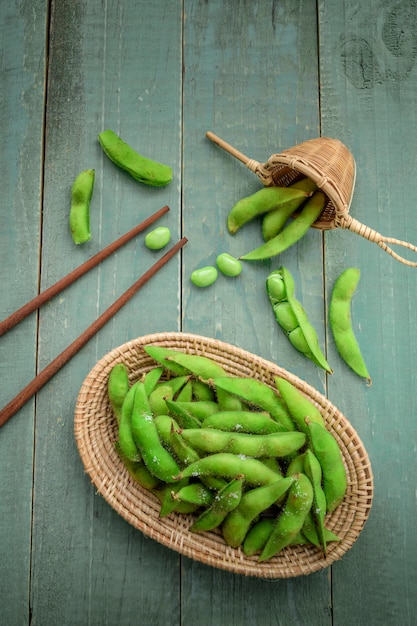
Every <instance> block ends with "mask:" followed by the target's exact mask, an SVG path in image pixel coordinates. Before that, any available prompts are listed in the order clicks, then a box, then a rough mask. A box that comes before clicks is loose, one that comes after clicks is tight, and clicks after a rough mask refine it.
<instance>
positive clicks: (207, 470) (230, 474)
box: [177, 452, 277, 485]
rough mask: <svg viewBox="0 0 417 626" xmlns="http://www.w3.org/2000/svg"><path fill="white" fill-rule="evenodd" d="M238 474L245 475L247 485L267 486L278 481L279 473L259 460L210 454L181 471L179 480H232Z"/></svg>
mask: <svg viewBox="0 0 417 626" xmlns="http://www.w3.org/2000/svg"><path fill="white" fill-rule="evenodd" d="M238 474H243V475H244V477H245V483H247V484H248V485H266V484H267V483H271V482H275V481H276V480H277V473H276V472H275V471H274V470H272V469H271V468H269V467H267V466H266V465H265V464H264V463H262V461H260V460H259V459H253V458H251V457H249V456H244V455H243V454H231V453H227V452H219V453H216V454H209V455H208V456H205V457H202V458H201V459H200V460H199V461H196V462H195V463H191V465H188V466H187V467H186V468H184V469H183V470H182V471H181V473H180V474H179V475H178V476H177V480H181V479H182V478H201V477H204V476H220V477H222V478H228V479H231V478H234V477H235V476H237V475H238Z"/></svg>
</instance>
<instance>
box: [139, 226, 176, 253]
mask: <svg viewBox="0 0 417 626" xmlns="http://www.w3.org/2000/svg"><path fill="white" fill-rule="evenodd" d="M170 239H171V231H170V230H169V228H167V227H166V226H158V227H157V228H154V230H151V231H150V232H149V233H147V235H146V236H145V246H146V247H147V248H149V249H150V250H161V248H165V246H166V245H167V244H168V243H169V242H170Z"/></svg>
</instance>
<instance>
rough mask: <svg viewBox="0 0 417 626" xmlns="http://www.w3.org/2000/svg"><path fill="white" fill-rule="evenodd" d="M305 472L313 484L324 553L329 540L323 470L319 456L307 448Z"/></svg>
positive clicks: (314, 502)
mask: <svg viewBox="0 0 417 626" xmlns="http://www.w3.org/2000/svg"><path fill="white" fill-rule="evenodd" d="M304 473H305V475H306V476H307V478H309V480H310V482H311V484H312V485H313V494H314V495H313V506H312V509H311V510H312V513H313V518H314V520H315V522H316V525H317V534H318V537H319V540H320V544H321V547H322V548H323V551H324V553H325V554H326V552H327V542H326V536H325V535H326V534H325V527H324V518H325V516H326V511H327V505H326V495H325V493H324V490H323V488H322V470H321V465H320V462H319V460H318V459H317V457H316V456H315V455H314V453H313V452H312V450H310V449H309V448H307V450H306V453H305V458H304Z"/></svg>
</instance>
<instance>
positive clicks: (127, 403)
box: [118, 383, 140, 461]
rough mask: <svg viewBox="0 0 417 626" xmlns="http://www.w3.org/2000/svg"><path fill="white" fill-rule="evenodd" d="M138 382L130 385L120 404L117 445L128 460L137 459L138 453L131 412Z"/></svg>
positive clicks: (138, 458) (138, 457)
mask: <svg viewBox="0 0 417 626" xmlns="http://www.w3.org/2000/svg"><path fill="white" fill-rule="evenodd" d="M137 386H138V383H135V384H134V385H132V386H131V387H130V389H129V391H128V392H127V394H126V397H125V399H124V402H123V404H122V411H121V415H120V422H119V428H118V445H119V448H120V451H121V454H122V456H123V457H124V458H126V459H129V461H139V460H140V453H139V450H138V446H137V444H136V442H135V439H134V437H133V432H132V412H133V405H134V401H135V394H136V389H137Z"/></svg>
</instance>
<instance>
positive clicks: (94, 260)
mask: <svg viewBox="0 0 417 626" xmlns="http://www.w3.org/2000/svg"><path fill="white" fill-rule="evenodd" d="M168 211H169V207H167V206H164V207H162V209H159V211H156V213H154V214H153V215H151V216H150V217H148V218H147V219H145V220H144V221H143V222H141V223H140V224H138V225H137V226H135V227H134V228H132V230H130V231H129V232H127V233H126V234H125V235H123V236H122V237H120V238H119V239H117V240H116V241H114V242H113V243H111V244H110V245H109V246H107V247H106V248H103V250H101V251H100V252H98V253H97V254H96V255H94V256H93V257H91V258H90V259H88V260H87V261H86V262H85V263H83V264H82V265H80V266H79V267H78V268H76V269H75V270H73V271H72V272H70V273H69V274H67V275H66V276H64V277H63V278H61V280H59V281H58V282H57V283H55V284H54V285H52V286H51V287H49V288H48V289H46V290H45V291H43V292H42V293H40V294H39V295H38V296H36V298H33V300H30V301H29V302H28V303H27V304H25V305H24V306H22V307H21V308H20V309H18V310H17V311H15V312H14V313H12V314H11V315H10V316H9V317H8V318H6V319H5V320H4V321H3V322H0V336H1V335H4V333H6V332H7V331H8V330H10V329H11V328H13V327H14V326H15V325H16V324H18V323H19V322H21V321H22V320H23V319H24V318H25V317H27V316H28V315H29V314H30V313H32V312H33V311H35V310H36V309H38V308H39V307H40V306H41V305H42V304H44V303H45V302H47V301H48V300H50V299H51V298H52V297H53V296H56V295H57V294H58V293H60V292H61V291H63V290H64V289H65V288H66V287H68V286H69V285H71V284H72V283H73V282H74V281H75V280H77V278H79V277H80V276H82V275H83V274H85V273H86V272H88V271H89V270H90V269H92V268H93V267H95V266H96V265H98V264H99V263H100V262H101V261H103V259H105V258H107V257H108V256H109V255H110V254H112V253H113V252H115V251H116V250H118V249H119V248H120V247H121V246H123V245H124V244H125V243H127V242H128V241H130V240H131V239H133V237H135V236H136V235H137V234H139V233H141V232H142V231H143V230H145V229H146V228H148V226H150V225H151V224H153V223H154V222H155V221H156V220H157V219H159V218H160V217H161V216H162V215H164V214H165V213H167V212H168ZM187 241H188V240H187V238H186V237H183V238H182V239H180V241H178V242H177V243H176V244H175V245H174V246H172V248H170V250H168V252H166V253H165V254H164V255H163V256H162V257H160V258H159V259H158V260H157V261H156V263H154V265H152V266H151V267H150V268H149V269H148V270H147V271H146V272H145V273H144V274H143V275H142V276H141V277H140V278H138V279H137V281H136V282H135V283H133V285H132V286H131V287H129V289H127V291H125V292H124V293H123V294H122V295H121V296H120V297H119V298H118V299H117V300H116V301H115V302H114V303H113V304H112V305H111V306H110V307H109V308H108V309H107V310H106V311H104V313H102V314H101V315H100V316H99V317H98V318H97V319H96V320H95V321H94V322H93V323H92V324H91V326H89V327H88V328H87V329H86V330H85V331H84V332H83V333H81V335H80V336H79V337H78V338H77V339H76V340H75V341H74V342H73V343H72V344H70V345H69V346H68V347H67V348H66V349H65V350H64V351H63V352H61V354H59V355H58V356H57V357H56V358H55V359H54V360H53V361H52V362H51V363H50V364H49V365H47V366H46V367H45V368H44V369H43V370H42V371H41V372H39V374H38V375H37V376H36V377H35V378H34V379H33V380H32V381H31V382H30V383H29V384H28V385H26V387H25V388H24V389H22V391H21V392H20V393H18V395H17V396H16V397H15V398H14V399H13V400H11V401H10V402H9V403H8V404H7V405H6V406H5V407H4V408H3V409H1V410H0V428H1V427H2V426H3V425H4V424H5V423H6V422H7V421H8V420H9V419H10V418H11V417H12V416H13V415H14V414H15V413H17V411H19V409H21V408H22V407H23V406H24V404H26V402H27V401H28V400H29V399H30V398H31V397H32V396H34V395H35V393H37V392H38V391H39V390H40V389H41V388H42V387H43V386H44V385H45V384H46V383H47V382H48V381H49V380H50V379H51V378H52V377H53V376H54V375H55V374H56V373H57V372H58V371H59V370H60V369H61V368H62V367H63V366H64V365H65V364H66V363H68V361H69V360H70V359H71V358H72V357H73V356H74V355H75V354H76V353H77V352H78V351H79V350H80V349H81V348H82V347H83V346H84V345H85V344H86V343H87V342H88V341H89V340H90V339H91V338H92V337H93V336H94V335H95V334H96V333H97V332H98V331H99V330H100V329H101V328H102V327H103V326H104V325H105V324H106V323H107V322H108V321H109V320H110V319H111V318H112V317H113V316H114V315H115V314H116V313H117V312H118V311H119V310H120V309H121V308H122V307H123V306H124V305H125V304H126V302H128V301H129V300H130V299H131V298H132V296H133V295H134V294H135V293H136V292H137V291H139V289H141V287H143V285H144V284H145V283H147V282H148V280H150V279H151V278H152V277H153V276H155V274H156V273H157V272H158V271H159V270H160V269H161V268H162V267H163V266H164V265H165V264H166V263H167V262H168V261H169V260H170V259H171V258H172V257H173V256H174V255H175V254H176V253H177V252H178V251H179V250H180V249H181V248H182V247H183V246H184V244H185V243H187Z"/></svg>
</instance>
